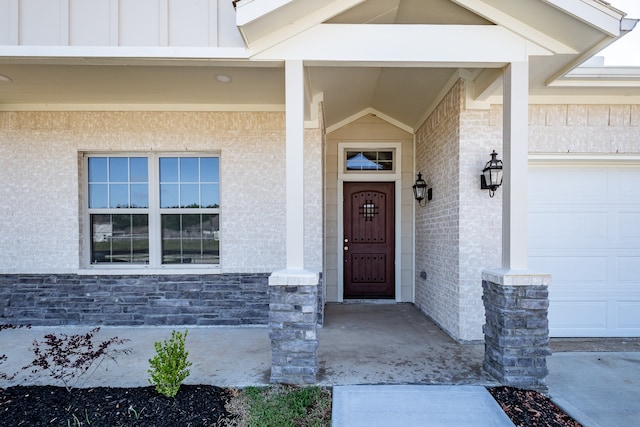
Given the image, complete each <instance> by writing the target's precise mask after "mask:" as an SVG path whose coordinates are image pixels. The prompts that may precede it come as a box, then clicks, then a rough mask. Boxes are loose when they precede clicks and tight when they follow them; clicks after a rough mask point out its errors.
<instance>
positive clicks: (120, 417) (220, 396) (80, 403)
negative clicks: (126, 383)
mask: <svg viewBox="0 0 640 427" xmlns="http://www.w3.org/2000/svg"><path fill="white" fill-rule="evenodd" d="M230 396H231V391H230V390H228V389H223V388H220V387H215V386H207V385H183V386H182V387H181V388H180V390H179V391H178V394H177V395H176V396H175V398H168V397H165V396H162V395H161V394H159V393H158V392H156V391H155V389H154V388H153V387H140V388H111V387H96V388H78V389H73V390H71V391H70V392H67V390H66V389H65V388H63V387H53V386H28V387H22V386H16V387H9V388H6V389H0V425H2V426H89V425H90V426H92V427H98V426H109V427H117V426H142V427H147V426H148V427H162V426H192V427H195V426H222V425H225V424H224V423H223V421H224V420H229V419H230V418H232V416H231V414H229V412H227V410H226V408H225V404H226V403H227V402H228V400H229V398H230Z"/></svg>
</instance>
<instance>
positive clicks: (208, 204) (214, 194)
mask: <svg viewBox="0 0 640 427" xmlns="http://www.w3.org/2000/svg"><path fill="white" fill-rule="evenodd" d="M200 203H202V207H203V208H219V207H220V187H219V186H218V184H202V185H201V186H200Z"/></svg>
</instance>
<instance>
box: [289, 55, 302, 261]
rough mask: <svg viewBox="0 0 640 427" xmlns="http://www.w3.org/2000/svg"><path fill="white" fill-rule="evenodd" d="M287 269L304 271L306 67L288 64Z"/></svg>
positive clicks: (298, 61)
mask: <svg viewBox="0 0 640 427" xmlns="http://www.w3.org/2000/svg"><path fill="white" fill-rule="evenodd" d="M285 85H286V86H285V91H286V94H285V95H286V98H285V102H286V144H287V147H286V169H287V170H286V176H287V177H286V186H287V190H286V200H287V218H286V220H287V228H286V230H287V231H286V232H287V270H303V269H304V67H303V64H302V61H300V60H291V61H286V62H285Z"/></svg>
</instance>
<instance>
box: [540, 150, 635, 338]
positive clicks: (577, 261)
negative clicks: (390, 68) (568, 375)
mask: <svg viewBox="0 0 640 427" xmlns="http://www.w3.org/2000/svg"><path fill="white" fill-rule="evenodd" d="M529 171H530V174H529V267H530V268H531V269H533V270H537V271H542V272H545V273H550V274H552V277H553V284H552V285H551V287H550V288H549V301H550V304H549V329H550V334H551V336H553V337H625V336H629V337H631V336H636V337H637V336H640V162H625V163H619V164H614V163H607V162H595V163H593V162H562V163H551V162H535V161H532V162H531V163H530V167H529Z"/></svg>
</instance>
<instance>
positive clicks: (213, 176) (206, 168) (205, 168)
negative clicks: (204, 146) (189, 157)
mask: <svg viewBox="0 0 640 427" xmlns="http://www.w3.org/2000/svg"><path fill="white" fill-rule="evenodd" d="M219 160H220V159H218V158H217V157H202V158H201V159H200V182H219V178H218V177H219V176H220V167H219Z"/></svg>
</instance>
